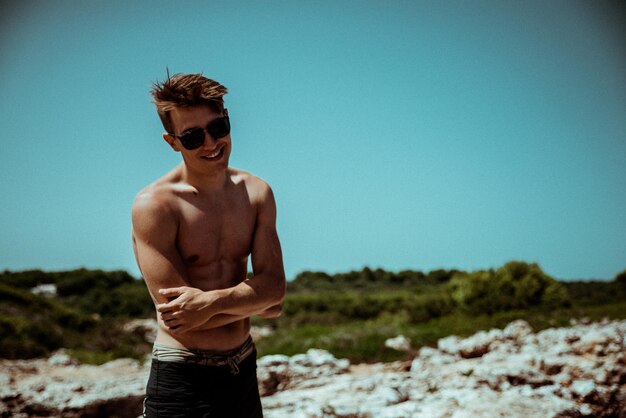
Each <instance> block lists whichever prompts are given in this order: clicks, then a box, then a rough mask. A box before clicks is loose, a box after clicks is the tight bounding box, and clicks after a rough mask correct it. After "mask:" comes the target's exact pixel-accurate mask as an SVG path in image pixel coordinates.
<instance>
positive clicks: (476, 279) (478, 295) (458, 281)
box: [448, 261, 570, 314]
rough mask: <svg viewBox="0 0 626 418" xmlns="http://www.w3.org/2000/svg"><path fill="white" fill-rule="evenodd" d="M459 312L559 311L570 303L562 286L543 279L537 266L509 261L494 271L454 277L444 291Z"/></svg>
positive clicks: (544, 276) (545, 277)
mask: <svg viewBox="0 0 626 418" xmlns="http://www.w3.org/2000/svg"><path fill="white" fill-rule="evenodd" d="M448 289H449V292H450V296H451V297H452V299H453V300H454V301H455V302H456V304H457V305H458V306H460V307H461V308H463V309H465V310H467V311H469V312H472V313H487V314H493V313H495V312H500V311H507V310H512V309H526V308H530V307H533V306H545V307H559V306H567V305H568V304H569V303H570V299H569V295H568V293H567V289H566V288H565V286H563V284H561V283H559V282H557V281H556V280H554V279H553V278H551V277H549V276H548V275H546V274H545V273H544V272H543V271H542V270H541V268H539V266H538V265H537V264H528V263H523V262H519V261H512V262H509V263H507V264H505V265H504V266H503V267H501V268H499V269H498V270H495V271H494V270H480V271H476V272H472V273H457V274H456V275H455V276H454V277H453V279H452V280H451V282H450V285H449V287H448Z"/></svg>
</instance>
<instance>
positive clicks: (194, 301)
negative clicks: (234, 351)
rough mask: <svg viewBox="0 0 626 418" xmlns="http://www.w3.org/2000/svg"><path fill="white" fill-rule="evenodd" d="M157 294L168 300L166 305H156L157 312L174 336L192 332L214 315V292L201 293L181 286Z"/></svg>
mask: <svg viewBox="0 0 626 418" xmlns="http://www.w3.org/2000/svg"><path fill="white" fill-rule="evenodd" d="M159 293H160V294H161V295H163V296H166V297H167V298H168V299H170V301H169V302H167V303H161V304H159V305H157V311H158V312H159V316H160V317H161V319H162V320H163V322H164V323H165V325H166V326H167V327H168V328H169V329H170V330H171V331H172V332H173V333H174V334H178V333H183V332H187V331H190V330H193V329H194V328H197V327H199V326H201V325H202V324H204V323H205V322H207V321H208V320H209V319H211V317H212V316H213V315H214V314H215V313H216V311H215V310H214V309H211V307H212V305H213V304H214V302H215V301H216V298H215V295H213V293H214V292H203V291H202V290H200V289H196V288H193V287H187V286H182V287H173V288H169V289H160V290H159ZM172 298H173V299H172Z"/></svg>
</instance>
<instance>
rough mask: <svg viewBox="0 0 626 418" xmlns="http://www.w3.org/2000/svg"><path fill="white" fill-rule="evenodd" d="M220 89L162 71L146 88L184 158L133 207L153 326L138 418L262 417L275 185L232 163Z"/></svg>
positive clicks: (273, 307)
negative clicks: (257, 328)
mask: <svg viewBox="0 0 626 418" xmlns="http://www.w3.org/2000/svg"><path fill="white" fill-rule="evenodd" d="M226 92H227V90H226V88H225V87H224V86H222V85H220V84H219V83H218V82H216V81H213V80H210V79H207V78H205V77H204V76H202V75H201V74H177V75H174V76H173V77H169V75H168V78H167V79H166V80H165V81H164V82H162V83H159V82H157V83H155V84H154V86H153V90H152V92H151V93H152V96H153V102H154V103H155V105H156V107H157V112H158V114H159V117H160V118H161V122H162V123H163V127H164V128H165V131H166V133H165V134H163V138H164V139H165V141H166V142H167V143H168V144H169V146H170V147H171V148H172V149H173V150H174V151H176V152H180V153H181V156H182V160H183V161H182V164H180V165H179V166H177V167H176V168H174V169H173V170H172V171H170V172H169V173H167V174H166V175H165V176H163V177H161V178H160V179H158V180H157V181H156V182H154V183H152V184H150V185H149V186H147V187H146V188H145V189H143V190H142V191H140V192H139V194H138V195H137V197H136V199H135V202H134V203H133V208H132V221H133V248H134V251H135V257H136V259H137V263H138V265H139V268H140V270H141V273H142V275H143V277H144V279H145V282H146V285H147V287H148V290H149V291H150V294H151V296H152V299H153V301H154V304H155V307H156V310H157V320H158V332H157V337H156V341H155V344H154V349H153V359H152V368H151V371H150V378H149V380H148V385H147V389H146V398H145V401H144V416H145V417H156V416H161V417H168V418H172V417H179V416H180V417H186V418H189V417H209V416H210V417H224V418H226V417H229V418H230V417H245V418H248V417H262V410H261V402H260V398H259V393H258V388H257V380H256V350H255V349H254V344H253V343H252V340H251V339H250V317H251V316H254V315H258V316H261V317H276V316H278V315H280V310H281V303H282V300H283V298H284V294H285V273H284V269H283V262H282V254H281V249H280V243H279V240H278V235H277V233H276V205H275V202H274V197H273V194H272V190H271V189H270V187H269V186H268V184H267V183H265V182H264V181H263V180H261V179H260V178H258V177H255V176H253V175H252V174H250V173H247V172H245V171H242V170H239V169H236V168H233V167H229V166H228V159H229V156H230V152H231V138H230V121H229V119H228V110H227V109H225V108H224V102H223V96H224V94H226ZM249 255H251V257H252V270H253V273H254V274H253V276H252V277H250V278H248V277H247V267H248V256H249Z"/></svg>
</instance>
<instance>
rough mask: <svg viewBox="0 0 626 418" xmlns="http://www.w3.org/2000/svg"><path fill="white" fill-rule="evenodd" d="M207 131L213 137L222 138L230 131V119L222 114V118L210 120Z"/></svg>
mask: <svg viewBox="0 0 626 418" xmlns="http://www.w3.org/2000/svg"><path fill="white" fill-rule="evenodd" d="M207 131H208V132H209V133H210V134H211V136H212V137H213V138H215V139H218V138H223V137H225V136H226V135H228V134H229V133H230V120H229V119H228V116H224V117H223V118H219V119H217V120H215V121H213V122H211V124H210V125H209V126H207Z"/></svg>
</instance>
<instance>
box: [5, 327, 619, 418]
mask: <svg viewBox="0 0 626 418" xmlns="http://www.w3.org/2000/svg"><path fill="white" fill-rule="evenodd" d="M139 328H140V327H138V329H139ZM141 331H142V332H143V330H141ZM148 371H149V368H148V363H143V364H142V363H139V362H137V361H134V360H129V359H121V360H115V361H112V362H109V363H106V364H104V365H102V366H91V365H80V364H78V363H77V362H76V360H74V359H72V358H71V357H70V356H68V355H67V354H66V353H65V352H64V351H62V350H61V351H59V352H57V353H55V354H54V355H53V356H51V357H50V358H49V359H36V360H17V361H9V360H0V417H16V418H22V417H70V418H78V417H81V418H87V417H111V416H117V417H120V418H126V417H129V418H135V417H137V416H139V415H140V414H141V404H142V400H143V393H144V387H145V382H146V380H147V377H148ZM258 378H259V389H260V391H261V394H262V395H263V398H262V401H263V406H264V410H265V416H266V417H267V418H283V417H285V418H287V417H289V418H298V417H301V418H304V417H307V418H315V417H319V418H322V417H324V418H326V417H344V418H347V417H352V418H365V417H372V418H374V417H376V418H377V417H382V418H385V417H388V418H391V417H393V418H401V417H429V418H430V417H432V418H444V417H446V418H447V417H449V418H463V417H487V418H488V417H500V416H506V417H513V418H515V417H520V418H521V417H524V418H526V417H553V418H566V417H570V418H571V417H577V418H583V417H617V418H626V321H602V322H600V323H584V324H574V325H573V326H572V327H568V328H551V329H546V330H543V331H541V332H538V333H534V332H533V331H532V329H531V328H530V326H529V325H528V323H526V322H525V321H514V322H512V323H511V324H509V325H508V326H507V327H506V328H504V329H502V330H500V329H494V330H490V331H482V332H478V333H476V334H474V335H473V336H471V337H468V338H465V339H462V338H458V337H455V336H451V337H447V338H443V339H441V340H439V342H438V344H437V347H436V348H433V347H422V348H421V349H420V350H419V354H418V355H417V357H415V359H414V360H413V361H410V362H395V363H387V364H372V365H368V364H359V365H350V364H349V362H348V361H347V360H345V359H343V360H338V359H336V358H335V357H333V356H332V355H331V354H330V353H328V352H326V351H323V350H316V349H312V350H309V351H308V352H307V353H305V354H298V355H296V356H292V357H288V356H284V355H272V356H265V357H262V358H261V359H259V362H258Z"/></svg>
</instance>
